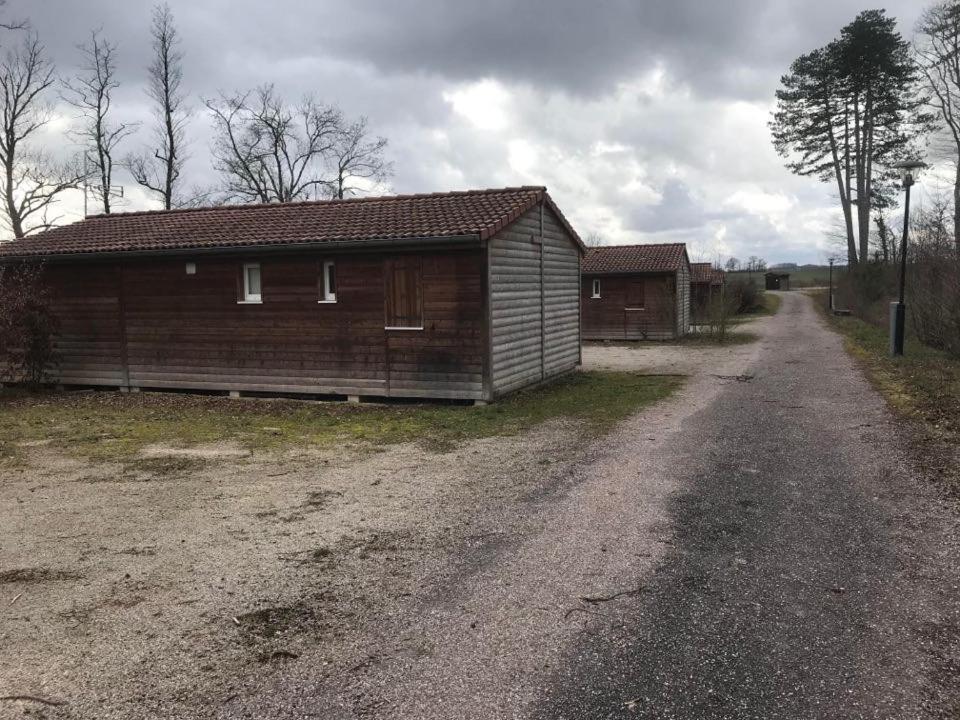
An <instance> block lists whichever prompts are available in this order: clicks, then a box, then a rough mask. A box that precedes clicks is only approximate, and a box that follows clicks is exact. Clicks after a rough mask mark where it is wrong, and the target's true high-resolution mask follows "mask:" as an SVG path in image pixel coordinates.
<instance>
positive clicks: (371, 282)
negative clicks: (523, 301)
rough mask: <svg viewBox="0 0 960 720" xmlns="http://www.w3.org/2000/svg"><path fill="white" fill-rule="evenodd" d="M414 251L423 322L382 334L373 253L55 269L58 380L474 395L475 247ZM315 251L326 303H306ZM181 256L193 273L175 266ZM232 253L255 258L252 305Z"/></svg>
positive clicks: (314, 289)
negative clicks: (331, 291) (332, 293)
mask: <svg viewBox="0 0 960 720" xmlns="http://www.w3.org/2000/svg"><path fill="white" fill-rule="evenodd" d="M422 257H423V260H424V261H423V267H424V278H423V279H424V286H423V287H424V301H423V314H424V321H425V323H424V329H423V330H422V331H413V330H411V331H387V330H385V308H384V288H383V262H384V256H383V255H380V254H361V253H356V254H349V255H334V254H330V255H325V254H316V255H312V254H311V255H301V256H270V257H263V258H257V257H253V256H251V257H248V258H226V259H224V258H213V257H209V256H207V257H200V258H195V259H194V258H182V259H166V258H162V259H161V258H155V259H149V260H138V261H128V262H126V263H125V264H124V265H123V268H122V270H121V269H119V268H118V266H115V265H107V264H104V265H94V264H90V263H85V264H78V265H71V266H58V267H56V273H55V274H51V285H52V286H53V287H54V289H55V297H57V298H58V299H57V307H56V310H57V313H58V315H59V316H60V318H61V322H62V323H63V329H64V331H63V333H62V334H61V338H60V340H59V343H60V345H61V346H62V347H63V356H64V362H63V366H62V370H61V373H60V381H61V382H63V383H69V384H77V385H90V384H98V385H125V384H129V385H130V386H134V387H141V388H169V389H185V390H221V391H222V390H239V391H250V392H277V393H313V394H344V395H368V396H396V397H437V398H448V397H458V398H465V399H477V398H480V397H481V396H482V380H481V378H482V369H481V365H482V341H481V330H480V307H481V299H480V296H479V286H480V268H481V265H482V262H481V255H480V252H479V250H478V249H473V250H469V251H468V250H451V251H437V252H430V253H423V255H422ZM324 260H334V261H335V263H336V276H337V277H336V280H337V302H336V303H320V302H318V300H319V299H320V287H319V277H320V272H321V267H322V262H323V261H324ZM187 261H190V262H195V263H196V274H194V275H187V274H186V269H185V264H186V262H187ZM243 262H259V263H260V265H261V278H262V288H263V292H262V295H263V302H262V303H261V304H241V303H238V302H237V300H238V295H239V285H240V268H241V266H242V264H243ZM74 276H76V277H78V278H80V277H82V278H83V280H82V281H76V280H72V278H73V277H74ZM121 276H122V281H121V279H120V277H121ZM111 279H112V285H111V284H110V282H108V281H109V280H111ZM121 282H122V286H121ZM101 288H102V289H101ZM121 298H122V304H123V308H124V314H123V324H121V320H120V318H121V314H120V305H121ZM124 330H125V332H124ZM124 337H125V341H126V342H125V351H126V358H127V361H128V363H129V365H128V371H129V380H127V379H126V377H125V376H124V367H123V356H124V353H123V349H124V348H123V345H124V344H123V339H124Z"/></svg>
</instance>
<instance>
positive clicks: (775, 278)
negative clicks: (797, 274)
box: [763, 272, 790, 290]
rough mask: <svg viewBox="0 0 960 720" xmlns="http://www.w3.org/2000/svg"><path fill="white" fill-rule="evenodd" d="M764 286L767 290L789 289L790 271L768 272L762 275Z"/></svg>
mask: <svg viewBox="0 0 960 720" xmlns="http://www.w3.org/2000/svg"><path fill="white" fill-rule="evenodd" d="M763 279H764V287H765V288H766V289H767V290H789V289H790V273H785V272H768V273H766V274H765V275H764V276H763Z"/></svg>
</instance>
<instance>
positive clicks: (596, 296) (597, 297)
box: [590, 295, 600, 300]
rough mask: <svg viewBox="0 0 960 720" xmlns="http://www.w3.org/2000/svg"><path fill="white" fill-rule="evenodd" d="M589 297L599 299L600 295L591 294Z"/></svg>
mask: <svg viewBox="0 0 960 720" xmlns="http://www.w3.org/2000/svg"><path fill="white" fill-rule="evenodd" d="M590 299H591V300H599V299H600V296H599V295H591V296H590Z"/></svg>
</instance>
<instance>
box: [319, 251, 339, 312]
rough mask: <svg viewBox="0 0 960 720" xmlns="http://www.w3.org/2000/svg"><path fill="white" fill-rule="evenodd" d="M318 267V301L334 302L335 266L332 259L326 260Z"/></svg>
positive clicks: (335, 290)
mask: <svg viewBox="0 0 960 720" xmlns="http://www.w3.org/2000/svg"><path fill="white" fill-rule="evenodd" d="M320 267H321V273H320V274H321V277H320V302H322V303H335V302H336V301H337V266H336V265H335V264H334V262H333V260H326V261H324V262H323V263H322V264H321V266H320Z"/></svg>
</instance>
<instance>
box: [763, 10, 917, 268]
mask: <svg viewBox="0 0 960 720" xmlns="http://www.w3.org/2000/svg"><path fill="white" fill-rule="evenodd" d="M918 80H919V73H918V70H917V67H916V65H915V64H914V63H913V61H912V58H911V51H910V46H909V44H908V43H907V42H906V41H904V40H903V38H902V37H901V35H900V33H898V32H897V31H896V20H895V19H894V18H891V17H887V16H886V15H885V13H884V11H882V10H868V11H865V12H862V13H860V15H858V16H857V18H856V19H855V20H854V21H853V22H852V23H850V24H849V25H847V26H846V27H844V28H843V30H842V31H841V33H840V37H839V38H838V39H836V40H834V41H833V42H831V43H830V44H829V45H827V46H826V47H824V48H821V49H819V50H815V51H813V52H812V53H809V54H807V55H803V56H801V57H799V58H797V60H795V61H794V62H793V64H792V65H791V67H790V72H789V73H788V74H787V75H784V76H783V78H781V84H782V87H781V88H780V89H779V90H778V91H777V109H776V110H775V112H774V115H773V119H772V120H771V123H770V129H771V132H772V135H773V143H774V147H775V148H776V150H777V152H778V153H779V154H780V155H781V156H782V157H783V158H784V159H785V160H786V166H787V168H788V169H789V170H790V171H791V172H793V173H795V174H797V175H802V176H812V177H817V178H818V179H820V180H821V181H823V182H836V184H837V191H838V196H839V199H840V205H841V208H842V210H843V218H844V226H845V229H846V236H847V259H848V261H849V263H850V264H851V265H855V264H856V263H857V262H858V260H863V261H864V262H865V261H866V260H867V259H868V258H869V242H870V217H871V215H872V211H873V210H874V209H876V208H878V207H882V206H884V205H886V204H888V203H889V201H890V195H891V193H892V190H893V186H892V184H891V180H890V178H889V175H888V174H886V173H885V172H884V170H885V168H886V167H888V166H889V165H891V164H892V163H894V162H896V161H897V160H898V159H902V157H903V156H904V155H905V154H908V153H909V151H910V149H911V147H912V145H913V142H914V140H915V139H916V138H917V137H919V136H920V135H921V134H923V133H925V132H927V131H928V130H929V129H930V127H931V125H932V116H931V115H930V114H929V113H928V112H925V109H924V100H925V98H923V97H922V95H921V93H920V91H919V88H920V85H919V82H918ZM854 208H855V209H856V210H855V212H854ZM854 215H856V218H855V219H856V222H854Z"/></svg>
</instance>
